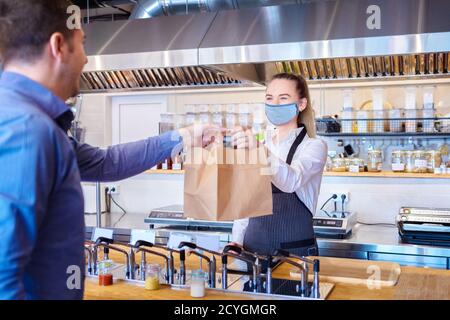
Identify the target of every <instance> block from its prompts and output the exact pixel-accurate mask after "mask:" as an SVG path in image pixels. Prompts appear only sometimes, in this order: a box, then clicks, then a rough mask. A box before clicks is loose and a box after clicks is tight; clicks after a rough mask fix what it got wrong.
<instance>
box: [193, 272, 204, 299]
mask: <svg viewBox="0 0 450 320" xmlns="http://www.w3.org/2000/svg"><path fill="white" fill-rule="evenodd" d="M205 279H206V273H205V272H204V271H203V270H194V271H192V274H191V297H193V298H203V297H204V296H205V291H206V290H205Z"/></svg>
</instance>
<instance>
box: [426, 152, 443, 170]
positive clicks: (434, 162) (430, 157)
mask: <svg viewBox="0 0 450 320" xmlns="http://www.w3.org/2000/svg"><path fill="white" fill-rule="evenodd" d="M427 163H428V164H427V169H428V172H429V173H433V172H435V169H437V168H439V169H440V166H441V164H442V155H441V152H440V151H439V150H430V151H427ZM441 171H442V170H441Z"/></svg>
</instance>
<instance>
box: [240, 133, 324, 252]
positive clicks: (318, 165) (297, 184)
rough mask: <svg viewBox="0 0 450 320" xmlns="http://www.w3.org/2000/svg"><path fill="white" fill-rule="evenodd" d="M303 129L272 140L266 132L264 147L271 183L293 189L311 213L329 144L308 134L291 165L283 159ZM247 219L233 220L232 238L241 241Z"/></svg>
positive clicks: (282, 188) (279, 187) (287, 189)
mask: <svg viewBox="0 0 450 320" xmlns="http://www.w3.org/2000/svg"><path fill="white" fill-rule="evenodd" d="M302 130H303V128H298V129H295V130H292V131H291V132H290V133H289V135H288V136H287V137H286V138H285V139H283V140H281V141H279V143H274V142H273V139H272V136H273V134H270V132H268V133H267V134H266V146H267V148H268V149H269V150H270V152H271V156H270V157H269V162H270V166H271V170H272V183H273V184H274V185H275V186H276V187H277V188H278V189H280V190H281V191H283V192H286V193H292V192H295V194H296V195H297V197H298V198H299V199H300V200H301V201H302V202H303V203H304V204H305V206H306V207H307V208H308V209H309V210H310V211H311V212H312V213H313V214H314V213H315V211H316V207H317V198H318V197H319V191H320V184H321V182H322V173H323V169H324V167H325V163H326V161H327V151H328V147H327V144H326V143H325V141H323V140H321V139H316V138H310V137H309V136H308V134H307V135H306V136H305V138H304V139H303V141H302V143H301V144H300V145H299V146H298V148H297V150H296V152H295V154H294V157H293V159H292V163H291V165H288V164H287V163H286V158H287V155H288V153H289V150H290V148H291V146H292V144H293V143H294V141H295V138H296V137H297V136H298V134H299V133H300V132H301V131H302ZM247 226H248V219H241V220H235V221H234V223H233V231H232V241H233V242H236V243H239V244H241V245H242V244H243V242H244V235H245V231H246V230H247Z"/></svg>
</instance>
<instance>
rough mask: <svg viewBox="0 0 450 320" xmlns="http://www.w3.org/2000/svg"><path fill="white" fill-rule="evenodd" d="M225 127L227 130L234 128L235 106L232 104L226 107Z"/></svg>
mask: <svg viewBox="0 0 450 320" xmlns="http://www.w3.org/2000/svg"><path fill="white" fill-rule="evenodd" d="M225 125H226V127H227V129H233V128H234V127H235V126H236V105H234V104H228V105H227V106H226V114H225Z"/></svg>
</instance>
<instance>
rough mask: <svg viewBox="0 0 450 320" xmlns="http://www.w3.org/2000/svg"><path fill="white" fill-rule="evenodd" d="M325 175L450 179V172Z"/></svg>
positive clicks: (344, 173)
mask: <svg viewBox="0 0 450 320" xmlns="http://www.w3.org/2000/svg"><path fill="white" fill-rule="evenodd" d="M323 175H324V177H357V178H415V179H450V174H433V173H406V172H404V173H402V172H392V171H382V172H359V173H353V172H332V171H326V172H324V173H323Z"/></svg>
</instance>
